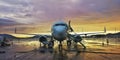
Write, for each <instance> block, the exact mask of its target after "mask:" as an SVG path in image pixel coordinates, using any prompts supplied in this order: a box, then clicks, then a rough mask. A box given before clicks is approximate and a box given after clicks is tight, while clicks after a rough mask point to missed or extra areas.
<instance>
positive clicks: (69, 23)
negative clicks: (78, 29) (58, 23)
mask: <svg viewBox="0 0 120 60" xmlns="http://www.w3.org/2000/svg"><path fill="white" fill-rule="evenodd" d="M68 26H69V29H70V31H71V32H73V31H74V30H73V28H72V27H71V21H70V20H69V22H68Z"/></svg>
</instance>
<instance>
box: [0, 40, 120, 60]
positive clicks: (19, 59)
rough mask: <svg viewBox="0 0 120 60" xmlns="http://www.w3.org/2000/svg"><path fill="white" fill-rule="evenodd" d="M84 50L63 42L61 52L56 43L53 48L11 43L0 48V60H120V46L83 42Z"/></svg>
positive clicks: (79, 46) (27, 42)
mask: <svg viewBox="0 0 120 60" xmlns="http://www.w3.org/2000/svg"><path fill="white" fill-rule="evenodd" d="M83 43H84V44H85V46H86V47H87V48H86V50H84V49H83V47H82V46H81V45H80V44H79V43H78V44H77V46H78V48H75V46H74V43H73V44H72V45H71V46H70V47H69V48H68V46H67V45H66V42H65V41H64V42H63V43H62V44H63V47H62V50H59V49H58V42H55V46H54V48H50V49H48V48H47V47H46V48H45V47H43V46H40V43H39V42H38V41H13V44H12V45H11V46H9V47H0V60H120V44H113V43H110V44H109V45H107V44H106V43H104V45H103V44H102V42H101V41H96V40H85V41H83Z"/></svg>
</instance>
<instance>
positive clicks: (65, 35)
mask: <svg viewBox="0 0 120 60" xmlns="http://www.w3.org/2000/svg"><path fill="white" fill-rule="evenodd" d="M70 32H74V30H73V29H72V27H71V21H69V22H68V24H67V23H66V22H64V21H58V22H56V23H54V24H53V25H52V28H51V35H47V34H46V35H43V36H42V34H28V35H39V36H40V38H39V41H40V42H42V43H43V44H44V45H47V44H48V47H53V46H54V41H55V40H57V41H59V48H60V49H61V47H62V41H63V40H66V39H68V40H67V45H68V44H71V40H74V41H75V42H76V43H77V42H80V44H81V45H82V46H83V47H84V49H85V48H86V47H85V46H84V44H82V43H81V36H80V35H88V34H99V33H105V32H106V28H104V32H94V33H82V34H77V33H75V34H71V33H70ZM15 33H17V29H16V28H15ZM22 34H27V33H22ZM45 36H50V37H51V40H50V41H49V42H48V41H47V39H46V38H47V37H45ZM72 38H73V39H72ZM68 46H69V45H68Z"/></svg>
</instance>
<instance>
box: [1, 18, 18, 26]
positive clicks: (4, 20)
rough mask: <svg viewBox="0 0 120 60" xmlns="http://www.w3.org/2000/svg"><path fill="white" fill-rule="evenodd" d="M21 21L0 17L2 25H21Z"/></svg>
mask: <svg viewBox="0 0 120 60" xmlns="http://www.w3.org/2000/svg"><path fill="white" fill-rule="evenodd" d="M19 24H20V23H18V22H15V21H13V20H12V19H7V18H0V26H10V25H11V26H13V25H19Z"/></svg>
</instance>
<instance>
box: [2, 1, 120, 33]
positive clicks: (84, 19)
mask: <svg viewBox="0 0 120 60" xmlns="http://www.w3.org/2000/svg"><path fill="white" fill-rule="evenodd" d="M59 20H63V21H65V22H67V21H68V20H71V21H72V22H71V25H72V27H73V28H74V30H75V31H76V32H81V31H82V29H83V30H84V31H101V30H103V28H104V26H106V27H107V30H108V31H114V30H115V29H116V30H117V31H118V30H119V31H120V0H0V33H14V28H15V27H17V32H23V33H41V32H50V30H51V29H50V27H51V25H52V24H53V23H54V22H56V21H59Z"/></svg>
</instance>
